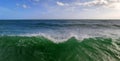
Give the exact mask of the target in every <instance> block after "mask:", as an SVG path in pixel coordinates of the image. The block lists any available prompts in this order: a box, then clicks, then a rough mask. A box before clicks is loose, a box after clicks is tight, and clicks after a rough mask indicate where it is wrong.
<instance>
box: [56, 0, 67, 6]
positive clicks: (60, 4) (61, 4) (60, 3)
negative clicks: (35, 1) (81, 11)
mask: <svg viewBox="0 0 120 61" xmlns="http://www.w3.org/2000/svg"><path fill="white" fill-rule="evenodd" d="M57 5H59V6H65V5H66V4H65V3H62V2H58V1H57Z"/></svg>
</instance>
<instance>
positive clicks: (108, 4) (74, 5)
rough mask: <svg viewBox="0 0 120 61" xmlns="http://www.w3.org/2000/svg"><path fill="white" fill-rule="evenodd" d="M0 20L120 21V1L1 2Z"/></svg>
mask: <svg viewBox="0 0 120 61" xmlns="http://www.w3.org/2000/svg"><path fill="white" fill-rule="evenodd" d="M0 19H120V0H0Z"/></svg>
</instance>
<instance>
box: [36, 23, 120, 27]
mask: <svg viewBox="0 0 120 61" xmlns="http://www.w3.org/2000/svg"><path fill="white" fill-rule="evenodd" d="M34 25H36V26H60V27H64V26H65V27H66V26H68V27H70V26H81V27H82V26H88V27H93V26H96V27H112V26H113V27H120V25H119V24H91V23H90V24H89V23H81V24H80V23H79V24H76V23H75V24H73V23H63V24H62V23H60V24H55V23H53V24H52V23H37V24H34Z"/></svg>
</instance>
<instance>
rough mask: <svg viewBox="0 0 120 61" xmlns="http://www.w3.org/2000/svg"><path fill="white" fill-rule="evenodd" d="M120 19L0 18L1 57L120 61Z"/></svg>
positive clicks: (27, 60)
mask: <svg viewBox="0 0 120 61" xmlns="http://www.w3.org/2000/svg"><path fill="white" fill-rule="evenodd" d="M119 32H120V21H106V20H103V21H101V20H98V21H97V20H96V21H90V20H86V21H81V20H80V21H72V20H67V21H65V20H58V21H55V20H51V21H49V20H47V21H43V20H40V21H39V20H27V21H24V20H19V21H18V20H14V21H9V20H5V21H0V61H120V38H119V37H120V33H119Z"/></svg>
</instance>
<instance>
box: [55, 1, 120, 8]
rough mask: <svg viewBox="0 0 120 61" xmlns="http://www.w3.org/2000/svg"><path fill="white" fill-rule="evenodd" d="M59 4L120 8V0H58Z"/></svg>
mask: <svg viewBox="0 0 120 61" xmlns="http://www.w3.org/2000/svg"><path fill="white" fill-rule="evenodd" d="M56 3H57V5H59V6H74V7H96V6H97V7H98V6H99V7H105V8H115V9H120V0H91V1H86V2H78V1H75V2H72V3H63V2H56Z"/></svg>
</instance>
